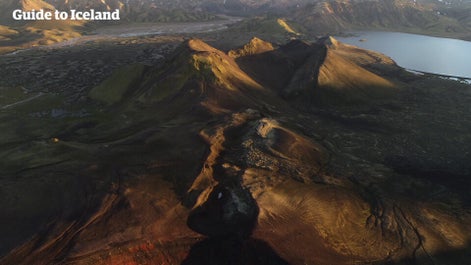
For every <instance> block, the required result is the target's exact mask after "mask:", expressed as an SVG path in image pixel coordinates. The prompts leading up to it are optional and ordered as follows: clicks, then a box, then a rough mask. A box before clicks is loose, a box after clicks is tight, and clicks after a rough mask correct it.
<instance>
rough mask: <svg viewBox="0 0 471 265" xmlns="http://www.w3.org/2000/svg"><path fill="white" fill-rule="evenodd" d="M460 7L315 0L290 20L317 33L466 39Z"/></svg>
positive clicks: (469, 30)
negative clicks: (406, 34) (387, 33)
mask: <svg viewBox="0 0 471 265" xmlns="http://www.w3.org/2000/svg"><path fill="white" fill-rule="evenodd" d="M463 7H466V4H464V5H460V6H458V7H456V6H455V7H451V6H450V5H445V6H444V5H442V3H441V2H439V1H421V2H419V1H403V0H394V1H386V0H370V1H354V0H343V1H318V2H315V3H312V4H309V5H307V6H305V7H303V8H297V9H293V10H292V13H291V14H290V17H291V18H293V20H295V21H297V22H298V23H300V24H302V25H303V26H304V27H306V28H310V29H311V30H312V31H313V32H316V33H318V34H329V33H330V34H332V33H334V32H342V31H348V30H367V29H371V30H373V29H374V30H395V31H406V32H414V33H422V34H432V35H433V34H435V35H445V36H455V37H459V38H467V37H469V36H471V28H470V27H469V25H468V24H466V22H464V21H463V16H462V17H460V16H459V15H457V14H455V12H459V11H458V10H462V9H463ZM468 8H469V5H468ZM452 10H454V11H452ZM464 17H468V16H464Z"/></svg>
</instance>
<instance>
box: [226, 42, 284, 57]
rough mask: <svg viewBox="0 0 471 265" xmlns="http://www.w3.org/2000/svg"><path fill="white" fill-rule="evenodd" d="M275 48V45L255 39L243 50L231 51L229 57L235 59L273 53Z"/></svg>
mask: <svg viewBox="0 0 471 265" xmlns="http://www.w3.org/2000/svg"><path fill="white" fill-rule="evenodd" d="M274 49H275V48H274V47H273V44H271V43H270V42H267V41H264V40H262V39H259V38H257V37H253V38H252V39H251V40H250V41H249V42H248V43H247V44H245V45H244V46H243V47H242V48H240V49H237V50H231V51H229V56H231V57H233V58H238V57H243V56H248V55H255V54H260V53H264V52H269V51H273V50H274Z"/></svg>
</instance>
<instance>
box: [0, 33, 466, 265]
mask: <svg viewBox="0 0 471 265" xmlns="http://www.w3.org/2000/svg"><path fill="white" fill-rule="evenodd" d="M120 45H121V44H120ZM117 47H120V46H117ZM70 49H72V48H70ZM71 51H72V50H68V49H66V50H65V52H71ZM13 56H14V55H13ZM45 56H47V55H45ZM83 56H90V55H87V53H83V51H82V52H81V53H80V57H83ZM91 56H92V57H94V56H96V55H95V54H93V55H91ZM9 58H10V57H9ZM19 58H20V57H18V59H19ZM70 58H72V57H70ZM13 59H15V57H14V58H13ZM46 59H47V57H46ZM46 59H45V60H46ZM46 61H47V60H46ZM57 71H59V70H57ZM65 84H66V83H65V82H61V85H65ZM25 85H26V84H25ZM0 89H1V90H2V93H0V95H4V94H8V95H10V96H9V97H8V98H4V97H0V104H1V105H0V109H1V112H0V121H1V122H0V126H1V130H0V131H1V132H2V137H1V138H0V139H1V140H0V146H1V147H2V148H1V149H0V157H2V160H1V162H0V177H1V179H2V180H5V181H3V182H2V193H1V196H2V200H1V201H0V207H1V208H2V209H3V211H4V213H6V214H7V216H9V218H8V219H7V220H5V221H3V220H2V223H3V224H6V225H4V226H2V227H0V238H1V240H2V241H1V243H2V244H0V246H2V248H1V249H0V250H1V253H2V254H1V255H3V256H2V258H1V259H0V264H51V263H52V264H116V263H118V264H119V263H130V264H192V265H194V264H217V265H221V264H230V262H236V263H237V264H259V265H263V264H267V265H268V264H270V265H273V264H275V265H277V264H293V265H298V264H299V265H304V264H325V265H347V264H352V263H355V264H410V263H411V262H412V263H416V264H442V265H445V264H446V265H450V264H456V265H458V264H466V263H469V261H470V260H471V257H470V256H469V253H470V251H469V250H470V249H469V248H470V246H469V241H470V240H471V231H470V228H469V226H468V224H469V222H470V221H471V214H470V211H469V207H470V204H469V202H470V199H471V198H470V194H471V193H470V190H469V187H470V185H469V176H470V174H471V168H470V167H469V163H467V161H469V159H470V157H469V152H468V150H469V143H470V142H471V139H470V135H469V130H470V129H471V120H470V117H471V115H469V114H470V113H469V101H470V100H471V98H470V94H469V85H465V84H461V83H459V82H453V81H447V80H443V79H440V78H437V77H433V76H419V75H414V74H411V73H408V72H406V71H405V70H404V69H401V68H400V67H398V66H397V65H396V64H395V63H394V62H393V61H392V60H391V59H390V58H388V57H386V56H384V55H382V54H379V53H376V52H371V51H367V50H362V49H359V48H357V47H354V46H349V45H345V44H342V43H340V42H338V41H337V40H335V39H334V38H323V39H320V40H318V41H316V42H314V43H310V42H305V41H301V40H291V41H289V42H287V43H281V44H275V43H270V42H267V41H265V40H263V39H261V38H253V39H252V40H251V41H250V42H248V43H246V44H245V45H243V46H241V47H233V49H232V50H230V51H229V52H224V51H222V50H219V49H216V48H215V47H212V46H211V45H209V44H207V43H206V42H205V41H203V40H200V39H189V40H185V41H183V42H181V43H180V45H179V46H178V47H177V48H176V49H175V50H173V52H171V54H169V55H168V56H166V57H165V60H164V61H162V62H160V63H156V64H153V65H149V64H144V63H140V62H139V61H135V62H134V63H132V64H129V65H126V66H124V67H121V68H118V69H117V70H115V72H114V73H113V74H111V75H110V76H109V77H108V78H106V79H105V80H104V81H103V82H101V83H100V84H99V85H97V86H94V87H90V88H88V89H86V90H84V91H82V92H77V93H79V95H74V99H75V98H78V99H79V100H72V101H70V100H69V101H67V100H66V99H67V97H68V95H70V94H67V93H70V91H67V93H65V92H62V93H61V92H54V93H47V92H35V90H33V89H30V90H27V92H25V91H22V90H21V88H20V87H19V86H12V87H0ZM39 91H42V90H39ZM80 93H82V94H80ZM19 128H21V129H19ZM18 194H24V196H21V197H20V196H18ZM5 216H6V215H5Z"/></svg>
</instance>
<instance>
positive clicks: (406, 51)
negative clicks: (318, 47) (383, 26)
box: [336, 31, 471, 78]
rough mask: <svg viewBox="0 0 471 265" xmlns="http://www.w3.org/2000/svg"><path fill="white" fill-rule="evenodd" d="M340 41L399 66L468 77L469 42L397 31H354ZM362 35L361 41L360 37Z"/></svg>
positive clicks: (469, 62) (469, 75) (470, 76)
mask: <svg viewBox="0 0 471 265" xmlns="http://www.w3.org/2000/svg"><path fill="white" fill-rule="evenodd" d="M353 34H354V37H336V39H338V40H339V41H341V42H344V43H348V44H352V45H355V46H358V47H361V48H365V49H368V50H374V51H378V52H381V53H383V54H386V55H387V56H389V57H391V58H392V59H393V60H394V61H396V63H397V64H398V65H400V66H401V67H404V68H407V69H411V70H416V71H422V72H428V73H435V74H442V75H450V76H458V77H465V78H471V42H469V41H463V40H456V39H449V38H437V37H429V36H423V35H416V34H408V33H398V32H372V31H371V32H354V33H353ZM360 39H363V40H365V41H360Z"/></svg>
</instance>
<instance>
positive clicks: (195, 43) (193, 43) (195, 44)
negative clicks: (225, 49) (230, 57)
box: [186, 39, 218, 52]
mask: <svg viewBox="0 0 471 265" xmlns="http://www.w3.org/2000/svg"><path fill="white" fill-rule="evenodd" d="M186 45H187V46H188V48H190V50H192V51H196V52H217V51H218V50H217V49H215V48H213V47H211V46H210V45H208V44H207V43H206V42H204V41H202V40H200V39H190V40H188V41H187V42H186Z"/></svg>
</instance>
